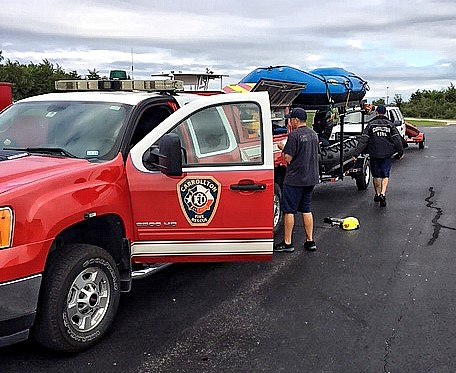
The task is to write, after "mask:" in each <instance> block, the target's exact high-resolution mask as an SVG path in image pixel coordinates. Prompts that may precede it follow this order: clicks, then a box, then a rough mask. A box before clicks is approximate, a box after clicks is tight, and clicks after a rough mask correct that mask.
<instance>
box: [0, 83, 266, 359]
mask: <svg viewBox="0 0 456 373" xmlns="http://www.w3.org/2000/svg"><path fill="white" fill-rule="evenodd" d="M56 88H57V89H58V90H62V91H65V92H57V93H50V94H46V95H41V96H36V97H31V98H27V99H24V100H21V101H18V102H16V103H14V104H13V105H11V106H10V107H9V108H7V109H6V110H4V111H2V112H1V113H0V143H1V145H2V149H1V150H0V162H1V164H2V167H1V168H0V346H1V345H8V344H12V343H16V342H19V341H22V340H25V339H27V338H28V337H29V335H31V336H33V337H34V338H35V339H36V340H38V341H39V342H40V343H41V344H43V345H44V346H46V347H48V348H51V349H55V350H60V351H65V352H77V351H80V350H83V349H85V348H88V347H89V346H91V345H93V344H95V343H97V342H98V341H99V340H100V339H101V338H103V336H104V335H105V333H106V332H107V330H108V329H109V328H110V326H111V324H112V322H113V319H114V316H115V314H116V310H117V307H118V304H119V298H120V293H121V292H127V291H129V290H130V289H131V286H132V280H133V279H135V278H138V277H143V276H145V275H147V274H150V273H153V272H154V271H156V270H158V269H160V268H162V267H163V266H165V265H168V264H169V263H173V262H198V261H199V262H205V261H206V262H207V261H217V262H220V261H243V260H269V259H271V257H272V252H273V219H272V218H271V217H272V216H273V198H274V159H273V147H272V146H271V144H272V137H273V133H272V125H271V112H270V101H269V96H268V94H267V93H265V92H258V93H249V94H246V95H239V94H226V95H213V96H205V97H201V96H198V95H194V94H186V93H179V92H177V91H178V90H179V89H180V88H181V85H180V84H179V82H178V81H174V80H167V81H142V80H135V81H131V80H112V81H110V80H105V81H89V80H79V81H60V82H56Z"/></svg>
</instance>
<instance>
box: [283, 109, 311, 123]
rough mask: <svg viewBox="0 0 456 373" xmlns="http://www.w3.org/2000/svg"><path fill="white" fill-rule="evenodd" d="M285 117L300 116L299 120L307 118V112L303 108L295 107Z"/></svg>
mask: <svg viewBox="0 0 456 373" xmlns="http://www.w3.org/2000/svg"><path fill="white" fill-rule="evenodd" d="M285 118H298V119H299V120H306V119H307V113H306V111H305V110H304V109H303V108H300V107H295V108H293V109H291V111H290V114H287V115H285Z"/></svg>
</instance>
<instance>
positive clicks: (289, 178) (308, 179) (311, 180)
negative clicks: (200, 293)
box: [274, 108, 320, 252]
mask: <svg viewBox="0 0 456 373" xmlns="http://www.w3.org/2000/svg"><path fill="white" fill-rule="evenodd" d="M286 117H287V118H289V121H290V124H291V127H292V129H293V130H292V131H291V133H290V134H289V135H288V139H287V142H286V144H285V146H284V147H283V149H282V152H283V156H284V159H285V161H286V162H287V169H286V175H285V179H284V181H283V190H282V211H283V213H284V219H283V220H284V238H283V241H282V242H281V243H280V244H278V245H277V246H276V247H275V249H274V250H275V251H286V252H293V251H294V246H293V243H292V234H293V227H294V214H296V213H297V212H300V213H302V221H303V224H304V229H305V233H306V242H305V243H304V248H305V249H307V250H312V251H314V250H316V249H317V246H316V244H315V241H314V240H313V215H312V212H311V209H310V205H311V201H312V191H313V189H314V187H315V185H316V184H318V182H319V180H320V178H319V165H318V155H319V149H320V148H319V140H318V136H317V134H316V133H315V131H314V130H312V129H311V128H308V127H307V122H306V121H307V113H306V111H305V110H304V109H302V108H293V109H292V110H291V112H290V114H288V115H286Z"/></svg>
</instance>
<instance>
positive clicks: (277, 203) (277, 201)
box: [273, 183, 283, 234]
mask: <svg viewBox="0 0 456 373" xmlns="http://www.w3.org/2000/svg"><path fill="white" fill-rule="evenodd" d="M282 218H283V214H282V190H281V189H280V186H279V184H277V183H276V184H274V216H273V219H274V220H273V221H274V234H277V233H278V232H279V230H280V227H281V226H282Z"/></svg>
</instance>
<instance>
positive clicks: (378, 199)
mask: <svg viewBox="0 0 456 373" xmlns="http://www.w3.org/2000/svg"><path fill="white" fill-rule="evenodd" d="M374 202H380V196H379V195H378V194H376V195H375V196H374Z"/></svg>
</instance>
